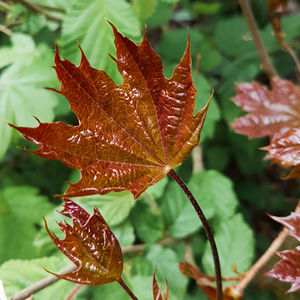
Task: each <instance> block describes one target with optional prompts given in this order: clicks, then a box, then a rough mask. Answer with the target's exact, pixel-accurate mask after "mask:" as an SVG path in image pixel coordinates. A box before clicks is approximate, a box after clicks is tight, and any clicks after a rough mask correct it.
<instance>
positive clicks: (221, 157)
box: [205, 146, 230, 171]
mask: <svg viewBox="0 0 300 300" xmlns="http://www.w3.org/2000/svg"><path fill="white" fill-rule="evenodd" d="M205 157H206V163H207V164H206V166H207V168H208V169H216V170H218V171H223V170H224V169H225V168H226V166H227V165H228V163H229V161H230V151H229V149H228V148H227V147H222V146H216V147H212V148H210V149H209V151H207V152H206V153H205Z"/></svg>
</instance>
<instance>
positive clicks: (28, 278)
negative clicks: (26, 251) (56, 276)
mask: <svg viewBox="0 0 300 300" xmlns="http://www.w3.org/2000/svg"><path fill="white" fill-rule="evenodd" d="M66 266H67V261H66V259H65V258H63V257H62V256H53V257H43V258H39V259H32V260H9V261H7V262H5V263H4V264H3V265H1V266H0V278H1V280H2V282H3V285H4V289H5V292H6V294H7V296H8V297H11V296H13V295H14V294H15V293H16V292H18V291H20V290H22V289H24V288H26V287H28V286H29V285H32V284H34V283H36V282H37V281H39V280H41V279H44V278H46V277H48V276H49V274H48V273H47V272H46V271H45V270H44V268H45V269H47V270H50V271H53V272H57V271H59V270H60V269H62V268H64V267H66ZM73 287H74V284H73V283H71V282H68V281H66V280H59V281H58V282H56V283H54V284H52V285H50V286H48V287H47V288H46V289H42V290H41V291H39V292H37V293H35V294H34V299H36V300H53V299H64V297H65V296H66V295H67V294H68V293H69V292H70V291H71V290H72V289H73ZM75 299H76V298H75Z"/></svg>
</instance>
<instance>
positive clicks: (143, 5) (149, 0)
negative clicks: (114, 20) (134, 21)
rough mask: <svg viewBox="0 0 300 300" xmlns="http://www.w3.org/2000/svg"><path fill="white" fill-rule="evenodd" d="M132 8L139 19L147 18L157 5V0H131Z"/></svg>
mask: <svg viewBox="0 0 300 300" xmlns="http://www.w3.org/2000/svg"><path fill="white" fill-rule="evenodd" d="M132 2H133V10H134V12H135V14H136V15H137V16H138V17H139V18H141V19H147V18H149V17H151V16H152V14H153V13H154V11H155V7H156V5H157V0H133V1H132Z"/></svg>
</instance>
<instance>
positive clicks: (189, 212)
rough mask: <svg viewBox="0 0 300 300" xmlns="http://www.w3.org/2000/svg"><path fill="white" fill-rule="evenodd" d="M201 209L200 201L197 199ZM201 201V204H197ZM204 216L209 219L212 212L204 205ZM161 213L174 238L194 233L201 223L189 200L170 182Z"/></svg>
mask: <svg viewBox="0 0 300 300" xmlns="http://www.w3.org/2000/svg"><path fill="white" fill-rule="evenodd" d="M197 200H198V203H199V205H200V206H201V207H202V208H203V203H202V199H200V198H199V199H197ZM199 201H201V203H200V202H199ZM206 207H207V209H206V211H205V214H206V216H207V217H211V216H212V214H213V210H212V209H211V208H209V205H206ZM162 213H163V217H164V221H165V223H166V227H167V228H168V231H169V233H170V235H171V236H172V237H174V238H182V237H185V236H188V235H189V234H191V233H194V232H196V231H197V230H198V229H199V228H200V227H201V223H200V221H199V219H198V216H197V214H196V212H195V211H194V209H193V207H192V205H191V204H190V202H189V200H188V199H187V198H186V195H185V194H184V192H183V191H182V190H181V189H180V187H179V186H178V185H177V183H176V182H173V181H172V182H170V183H169V184H168V186H167V189H166V191H165V194H164V197H163V203H162Z"/></svg>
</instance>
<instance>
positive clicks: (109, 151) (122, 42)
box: [15, 26, 208, 198]
mask: <svg viewBox="0 0 300 300" xmlns="http://www.w3.org/2000/svg"><path fill="white" fill-rule="evenodd" d="M112 27H113V30H114V34H115V45H116V48H117V59H116V64H117V67H118V69H119V71H120V73H121V74H122V76H123V83H122V84H121V85H119V86H118V85H116V84H115V83H114V82H113V81H112V80H111V79H110V78H109V77H108V75H107V74H106V73H105V72H103V71H99V70H96V69H94V68H92V67H91V66H90V64H89V62H88V61H87V59H86V57H85V56H84V54H83V53H82V58H81V63H80V65H79V67H76V66H75V65H73V64H72V63H70V62H69V61H67V60H61V59H60V57H59V54H58V52H57V53H56V56H55V63H56V66H55V70H56V72H57V75H58V79H59V80H60V82H61V89H60V91H57V92H58V93H60V94H62V95H64V96H65V97H66V98H67V99H68V101H69V102H70V106H71V109H72V110H73V112H74V113H75V115H76V116H77V118H78V121H79V124H78V125H77V126H70V125H67V124H64V123H61V122H57V123H39V126H38V127H36V128H26V127H15V128H16V129H17V130H19V131H20V132H21V133H22V134H23V135H24V137H25V138H27V139H28V140H30V141H32V142H33V143H35V144H36V145H38V146H39V147H40V148H39V149H38V150H37V151H34V153H35V154H37V155H39V156H42V157H45V158H48V159H57V160H61V161H62V162H64V163H65V164H66V165H68V166H69V167H71V168H74V169H80V170H81V174H82V178H81V179H80V180H79V182H77V183H76V184H71V185H70V188H69V189H68V191H67V192H66V195H67V196H83V195H88V194H97V193H99V194H105V193H107V192H110V191H122V190H130V191H131V192H132V193H133V195H134V196H135V198H137V197H138V196H139V195H140V194H141V193H142V192H143V191H145V190H146V188H147V187H148V186H150V185H152V184H154V183H156V182H157V181H159V180H161V179H162V178H163V177H165V176H166V175H167V173H168V172H169V171H170V170H171V169H173V168H174V167H176V166H178V165H179V164H181V163H182V161H183V160H184V159H185V158H187V157H188V155H189V153H190V151H191V150H192V148H193V147H194V146H195V145H197V144H198V143H199V137H200V132H201V129H202V126H203V122H204V119H205V115H206V112H207V108H208V106H206V107H205V108H203V109H202V110H201V111H200V112H198V113H197V114H196V115H195V116H193V111H194V105H195V93H196V91H195V88H194V86H193V83H192V78H191V56H190V42H188V45H187V48H186V51H185V53H184V55H183V57H182V59H181V61H180V63H179V65H178V66H177V67H176V68H175V70H174V73H173V76H172V77H171V78H170V79H166V78H165V77H164V74H163V69H162V63H161V60H160V58H159V56H158V55H157V54H155V52H154V50H153V49H152V48H151V46H150V45H149V43H148V41H147V39H146V37H145V36H144V39H143V41H142V42H141V44H140V45H139V46H137V45H136V44H135V43H133V42H132V41H130V40H129V39H128V38H125V37H123V36H122V35H121V34H120V33H119V32H118V31H117V30H116V29H115V27H114V26H112Z"/></svg>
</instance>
